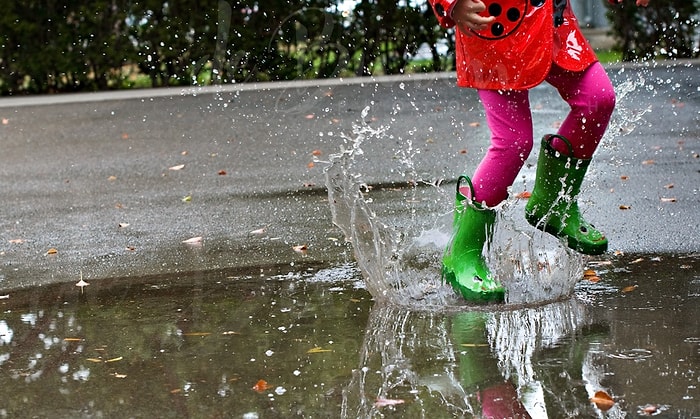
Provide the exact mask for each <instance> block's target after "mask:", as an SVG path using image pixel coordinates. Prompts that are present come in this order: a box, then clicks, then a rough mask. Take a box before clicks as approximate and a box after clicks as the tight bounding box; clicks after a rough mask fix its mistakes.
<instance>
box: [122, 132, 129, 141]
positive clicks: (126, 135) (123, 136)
mask: <svg viewBox="0 0 700 419" xmlns="http://www.w3.org/2000/svg"><path fill="white" fill-rule="evenodd" d="M128 139H129V134H127V133H125V132H124V133H122V140H128Z"/></svg>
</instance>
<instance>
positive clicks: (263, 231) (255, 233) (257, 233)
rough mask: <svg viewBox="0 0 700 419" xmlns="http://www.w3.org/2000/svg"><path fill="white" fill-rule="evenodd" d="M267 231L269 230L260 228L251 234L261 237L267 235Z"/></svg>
mask: <svg viewBox="0 0 700 419" xmlns="http://www.w3.org/2000/svg"><path fill="white" fill-rule="evenodd" d="M266 230H267V229H266V228H265V227H263V228H259V229H257V230H253V231H251V232H250V234H254V235H256V236H259V235H261V234H265V231H266Z"/></svg>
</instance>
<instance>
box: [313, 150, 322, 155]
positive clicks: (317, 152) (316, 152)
mask: <svg viewBox="0 0 700 419" xmlns="http://www.w3.org/2000/svg"><path fill="white" fill-rule="evenodd" d="M321 154H323V153H322V152H321V150H314V151H312V152H311V155H312V156H320V155H321Z"/></svg>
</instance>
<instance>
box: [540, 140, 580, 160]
mask: <svg viewBox="0 0 700 419" xmlns="http://www.w3.org/2000/svg"><path fill="white" fill-rule="evenodd" d="M555 138H556V139H558V140H561V141H562V142H563V143H564V144H566V148H568V149H569V155H568V156H567V157H574V146H572V145H571V142H570V141H569V140H567V139H566V138H565V137H562V136H561V135H559V134H550V135H548V136H546V137H545V143H546V144H547V147H549V148H550V149H551V150H552V151H555V152H558V150H557V149H556V148H554V147H553V146H552V140H553V139H555Z"/></svg>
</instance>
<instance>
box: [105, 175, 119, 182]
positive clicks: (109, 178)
mask: <svg viewBox="0 0 700 419" xmlns="http://www.w3.org/2000/svg"><path fill="white" fill-rule="evenodd" d="M107 180H108V181H110V182H114V181H115V180H117V177H116V176H114V175H112V176H110V177H108V178H107Z"/></svg>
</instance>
